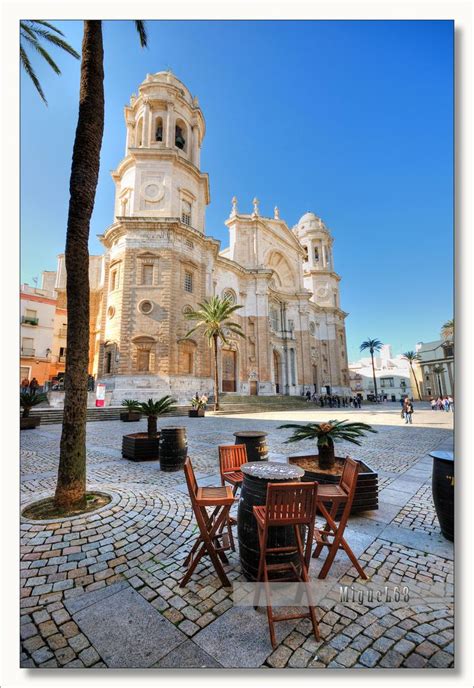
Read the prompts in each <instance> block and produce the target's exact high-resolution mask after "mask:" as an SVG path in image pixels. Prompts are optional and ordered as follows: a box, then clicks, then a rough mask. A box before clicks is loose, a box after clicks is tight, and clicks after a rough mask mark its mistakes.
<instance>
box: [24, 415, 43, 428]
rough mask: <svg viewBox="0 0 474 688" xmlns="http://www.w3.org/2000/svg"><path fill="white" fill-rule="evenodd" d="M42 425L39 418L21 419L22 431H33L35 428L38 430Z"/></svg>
mask: <svg viewBox="0 0 474 688" xmlns="http://www.w3.org/2000/svg"><path fill="white" fill-rule="evenodd" d="M40 423H41V418H40V417H39V416H27V417H26V418H20V430H32V429H33V428H37V427H38V425H39V424H40Z"/></svg>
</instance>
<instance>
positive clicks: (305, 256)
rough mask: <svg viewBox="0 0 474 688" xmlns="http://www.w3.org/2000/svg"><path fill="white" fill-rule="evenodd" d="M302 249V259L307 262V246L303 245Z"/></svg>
mask: <svg viewBox="0 0 474 688" xmlns="http://www.w3.org/2000/svg"><path fill="white" fill-rule="evenodd" d="M303 251H304V259H305V261H306V262H307V261H308V260H309V258H308V247H307V246H303Z"/></svg>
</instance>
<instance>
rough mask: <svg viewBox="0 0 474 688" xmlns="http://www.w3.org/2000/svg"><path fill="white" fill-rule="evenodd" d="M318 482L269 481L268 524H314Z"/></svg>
mask: <svg viewBox="0 0 474 688" xmlns="http://www.w3.org/2000/svg"><path fill="white" fill-rule="evenodd" d="M317 494H318V483H316V482H314V483H313V482H311V483H310V482H308V483H306V482H305V483H298V482H294V483H293V482H291V483H290V482H285V483H269V484H268V487H267V501H266V509H265V520H266V523H267V525H269V526H271V525H298V524H308V525H310V524H312V523H314V519H315V517H316V498H317Z"/></svg>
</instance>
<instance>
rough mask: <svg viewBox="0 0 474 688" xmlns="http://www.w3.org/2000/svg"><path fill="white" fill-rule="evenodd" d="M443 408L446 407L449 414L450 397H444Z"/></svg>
mask: <svg viewBox="0 0 474 688" xmlns="http://www.w3.org/2000/svg"><path fill="white" fill-rule="evenodd" d="M443 406H444V410H445V411H446V413H449V401H448V397H444V399H443Z"/></svg>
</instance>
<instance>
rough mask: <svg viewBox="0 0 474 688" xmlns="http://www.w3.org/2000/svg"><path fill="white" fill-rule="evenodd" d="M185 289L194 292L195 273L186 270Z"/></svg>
mask: <svg viewBox="0 0 474 688" xmlns="http://www.w3.org/2000/svg"><path fill="white" fill-rule="evenodd" d="M184 291H187V292H189V293H190V294H192V292H193V273H192V272H189V270H186V271H185V273H184Z"/></svg>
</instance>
